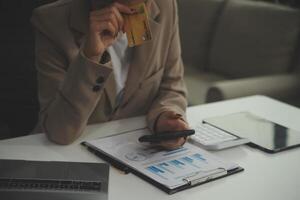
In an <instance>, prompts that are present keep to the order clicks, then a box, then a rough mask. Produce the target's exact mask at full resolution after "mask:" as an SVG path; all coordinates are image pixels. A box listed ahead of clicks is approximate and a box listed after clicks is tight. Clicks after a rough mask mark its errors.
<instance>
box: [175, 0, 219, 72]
mask: <svg viewBox="0 0 300 200" xmlns="http://www.w3.org/2000/svg"><path fill="white" fill-rule="evenodd" d="M177 1H178V11H179V26H180V33H181V45H182V56H183V61H184V63H185V64H187V65H189V66H193V67H197V68H198V69H202V70H203V69H204V68H205V66H206V63H207V55H208V54H207V52H208V48H209V46H210V41H211V35H212V32H213V31H214V28H215V24H216V21H217V18H218V15H219V13H220V11H221V8H222V7H223V4H224V0H177Z"/></svg>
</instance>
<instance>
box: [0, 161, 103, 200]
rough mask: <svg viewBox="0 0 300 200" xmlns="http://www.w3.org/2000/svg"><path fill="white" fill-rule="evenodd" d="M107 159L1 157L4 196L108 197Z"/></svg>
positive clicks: (17, 199)
mask: <svg viewBox="0 0 300 200" xmlns="http://www.w3.org/2000/svg"><path fill="white" fill-rule="evenodd" d="M108 177H109V166H108V165H107V164H104V163H75V162H41V161H24V160H0V197H1V199H3V200H82V199H84V200H96V199H97V200H107V199H108Z"/></svg>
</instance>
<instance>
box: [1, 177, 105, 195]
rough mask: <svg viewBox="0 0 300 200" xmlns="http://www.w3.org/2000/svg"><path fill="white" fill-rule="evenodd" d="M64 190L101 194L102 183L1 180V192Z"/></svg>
mask: <svg viewBox="0 0 300 200" xmlns="http://www.w3.org/2000/svg"><path fill="white" fill-rule="evenodd" d="M3 189H4V190H15V189H17V190H50V191H51V190H54V191H58V190H63V191H80V192H82V191H86V192H100V191H101V182H89V181H58V180H28V179H0V190H3Z"/></svg>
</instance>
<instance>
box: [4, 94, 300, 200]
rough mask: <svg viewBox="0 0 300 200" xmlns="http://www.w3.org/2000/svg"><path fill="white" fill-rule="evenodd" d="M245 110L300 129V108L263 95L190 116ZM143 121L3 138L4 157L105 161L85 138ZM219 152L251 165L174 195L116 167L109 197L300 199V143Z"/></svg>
mask: <svg viewBox="0 0 300 200" xmlns="http://www.w3.org/2000/svg"><path fill="white" fill-rule="evenodd" d="M245 110H251V111H252V112H254V113H256V114H258V115H261V116H263V117H266V118H268V119H271V120H273V121H275V122H277V123H281V124H283V125H286V126H289V127H291V128H294V129H296V130H300V109H297V108H295V107H292V106H289V105H286V104H283V103H280V102H278V101H275V100H272V99H269V98H266V97H263V96H253V97H247V98H241V99H236V100H230V101H225V102H219V103H213V104H207V105H202V106H196V107H191V108H189V109H188V113H187V116H188V121H189V122H190V124H191V125H193V124H194V123H196V122H197V121H199V120H202V119H203V118H207V117H211V116H214V115H221V114H227V113H232V112H237V111H245ZM142 127H145V120H144V117H139V118H132V119H126V120H121V121H115V122H109V123H105V124H99V125H93V126H89V127H88V128H87V130H86V134H84V135H83V136H82V137H81V138H80V139H79V140H78V141H77V142H76V143H75V144H73V145H70V146H58V145H55V144H52V143H50V142H49V141H48V140H47V139H46V137H45V136H44V135H42V134H41V135H32V136H27V137H22V138H17V139H11V140H3V141H0V158H1V159H29V160H57V161H83V162H101V160H100V159H99V158H97V157H96V156H94V155H93V154H90V153H89V152H88V151H87V150H86V149H84V148H83V147H81V146H80V145H79V143H80V142H81V141H83V140H87V139H91V138H97V137H99V136H104V135H110V134H114V133H118V132H120V131H128V130H132V129H136V128H142ZM215 154H217V155H219V156H221V157H222V158H224V159H226V160H228V161H232V162H236V163H238V164H239V165H241V166H242V167H244V168H245V171H244V172H242V173H238V174H235V175H232V176H229V177H227V178H223V179H220V180H217V181H214V182H211V183H207V184H204V185H201V186H198V187H195V188H192V189H189V190H185V191H182V192H179V193H176V194H174V195H171V196H170V195H167V194H165V193H164V192H162V191H160V190H159V189H157V188H156V187H154V186H152V185H151V184H149V183H147V182H145V181H143V180H142V179H140V178H138V177H136V176H134V175H132V174H129V175H123V174H121V173H120V172H119V171H117V170H116V169H114V168H111V172H110V184H109V199H110V200H118V199H125V200H129V199H130V200H135V199H137V200H141V199H143V200H147V199H149V200H153V199H159V200H164V199H172V200H201V199H202V200H209V199H220V200H234V199H243V200H248V199H249V200H258V199H262V200H276V199H278V200H283V199H284V200H299V199H300V148H296V149H293V150H289V151H285V152H281V153H278V154H274V155H270V154H266V153H264V152H261V151H259V150H256V149H252V148H250V147H248V146H240V147H236V148H232V149H228V150H224V151H221V152H217V153H215Z"/></svg>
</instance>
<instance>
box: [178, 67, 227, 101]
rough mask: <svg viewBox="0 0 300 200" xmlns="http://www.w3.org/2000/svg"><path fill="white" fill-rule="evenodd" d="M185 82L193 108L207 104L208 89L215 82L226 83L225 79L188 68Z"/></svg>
mask: <svg viewBox="0 0 300 200" xmlns="http://www.w3.org/2000/svg"><path fill="white" fill-rule="evenodd" d="M184 80H185V83H186V87H187V90H188V102H189V105H190V106H192V105H198V104H203V103H205V99H206V96H207V92H208V89H209V88H210V87H211V86H212V85H213V84H214V83H215V82H218V81H225V78H224V77H222V76H219V75H217V74H214V73H207V72H204V71H201V70H199V69H195V68H193V67H189V66H186V70H185V77H184Z"/></svg>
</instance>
